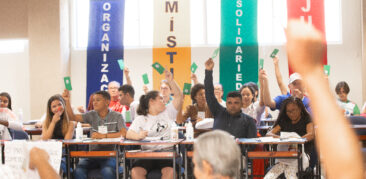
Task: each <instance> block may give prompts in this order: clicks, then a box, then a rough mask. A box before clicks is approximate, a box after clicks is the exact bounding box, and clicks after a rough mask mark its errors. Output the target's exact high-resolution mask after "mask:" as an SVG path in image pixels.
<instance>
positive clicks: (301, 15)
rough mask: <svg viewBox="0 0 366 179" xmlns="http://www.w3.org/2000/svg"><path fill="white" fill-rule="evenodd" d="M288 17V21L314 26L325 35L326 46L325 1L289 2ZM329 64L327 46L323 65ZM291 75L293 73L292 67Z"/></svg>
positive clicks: (294, 0)
mask: <svg viewBox="0 0 366 179" xmlns="http://www.w3.org/2000/svg"><path fill="white" fill-rule="evenodd" d="M287 16H288V20H290V19H301V20H304V21H305V22H308V23H309V24H313V25H314V27H315V28H316V29H318V30H319V31H320V32H321V33H322V34H323V35H324V36H323V37H324V39H323V40H324V44H326V43H327V42H326V39H325V20H324V0H287ZM327 63H328V60H327V46H326V45H325V50H324V53H323V64H324V65H326V64H327ZM289 73H290V74H292V73H293V71H292V69H291V68H290V66H289Z"/></svg>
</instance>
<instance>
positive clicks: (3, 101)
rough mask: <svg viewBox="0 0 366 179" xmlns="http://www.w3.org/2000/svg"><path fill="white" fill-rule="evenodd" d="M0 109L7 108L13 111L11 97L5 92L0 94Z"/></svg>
mask: <svg viewBox="0 0 366 179" xmlns="http://www.w3.org/2000/svg"><path fill="white" fill-rule="evenodd" d="M0 108H8V109H10V110H13V109H12V108H11V97H10V95H9V93H7V92H2V93H0Z"/></svg>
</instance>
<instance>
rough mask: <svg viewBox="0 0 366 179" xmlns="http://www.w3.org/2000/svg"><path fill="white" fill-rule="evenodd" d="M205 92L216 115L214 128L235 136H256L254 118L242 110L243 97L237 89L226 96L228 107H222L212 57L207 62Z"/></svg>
mask: <svg viewBox="0 0 366 179" xmlns="http://www.w3.org/2000/svg"><path fill="white" fill-rule="evenodd" d="M205 66H206V71H205V73H206V74H205V94H206V101H207V104H208V107H209V108H210V111H211V113H212V115H213V116H214V119H215V122H214V126H213V128H214V129H221V130H223V131H226V132H228V133H230V134H231V135H233V136H234V137H235V138H255V137H257V128H256V126H255V122H254V119H253V118H251V117H250V116H248V115H246V114H244V113H242V112H241V107H242V105H243V104H242V98H241V94H240V93H239V92H237V91H235V92H230V93H229V94H228V95H227V97H226V108H224V107H222V106H221V105H220V104H219V103H218V101H217V99H216V97H215V95H214V86H213V83H212V70H213V67H214V62H213V60H212V59H211V58H210V59H208V60H207V61H206V63H205Z"/></svg>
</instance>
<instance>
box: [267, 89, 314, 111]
mask: <svg viewBox="0 0 366 179" xmlns="http://www.w3.org/2000/svg"><path fill="white" fill-rule="evenodd" d="M290 96H291V94H290V93H289V92H287V94H284V95H279V96H276V97H275V98H274V99H273V100H274V101H275V103H276V108H271V110H272V111H274V110H276V109H278V110H280V109H281V105H282V102H283V101H284V100H285V99H287V98H288V97H290ZM302 103H303V104H304V106H305V108H306V110H308V112H309V113H310V114H311V109H310V100H309V98H308V97H306V96H304V98H302Z"/></svg>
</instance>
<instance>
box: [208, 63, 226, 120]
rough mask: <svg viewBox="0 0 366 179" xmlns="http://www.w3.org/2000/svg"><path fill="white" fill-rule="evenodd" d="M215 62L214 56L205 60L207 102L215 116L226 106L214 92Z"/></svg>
mask: <svg viewBox="0 0 366 179" xmlns="http://www.w3.org/2000/svg"><path fill="white" fill-rule="evenodd" d="M214 65H215V64H214V62H213V60H212V58H209V59H208V60H207V61H206V62H205V67H206V70H205V95H206V102H207V105H208V107H209V108H210V111H211V113H212V115H213V116H216V115H217V114H218V113H219V111H220V110H224V107H222V106H221V105H220V103H219V102H218V101H217V99H216V97H215V94H214V86H213V77H212V73H213V68H214Z"/></svg>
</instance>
